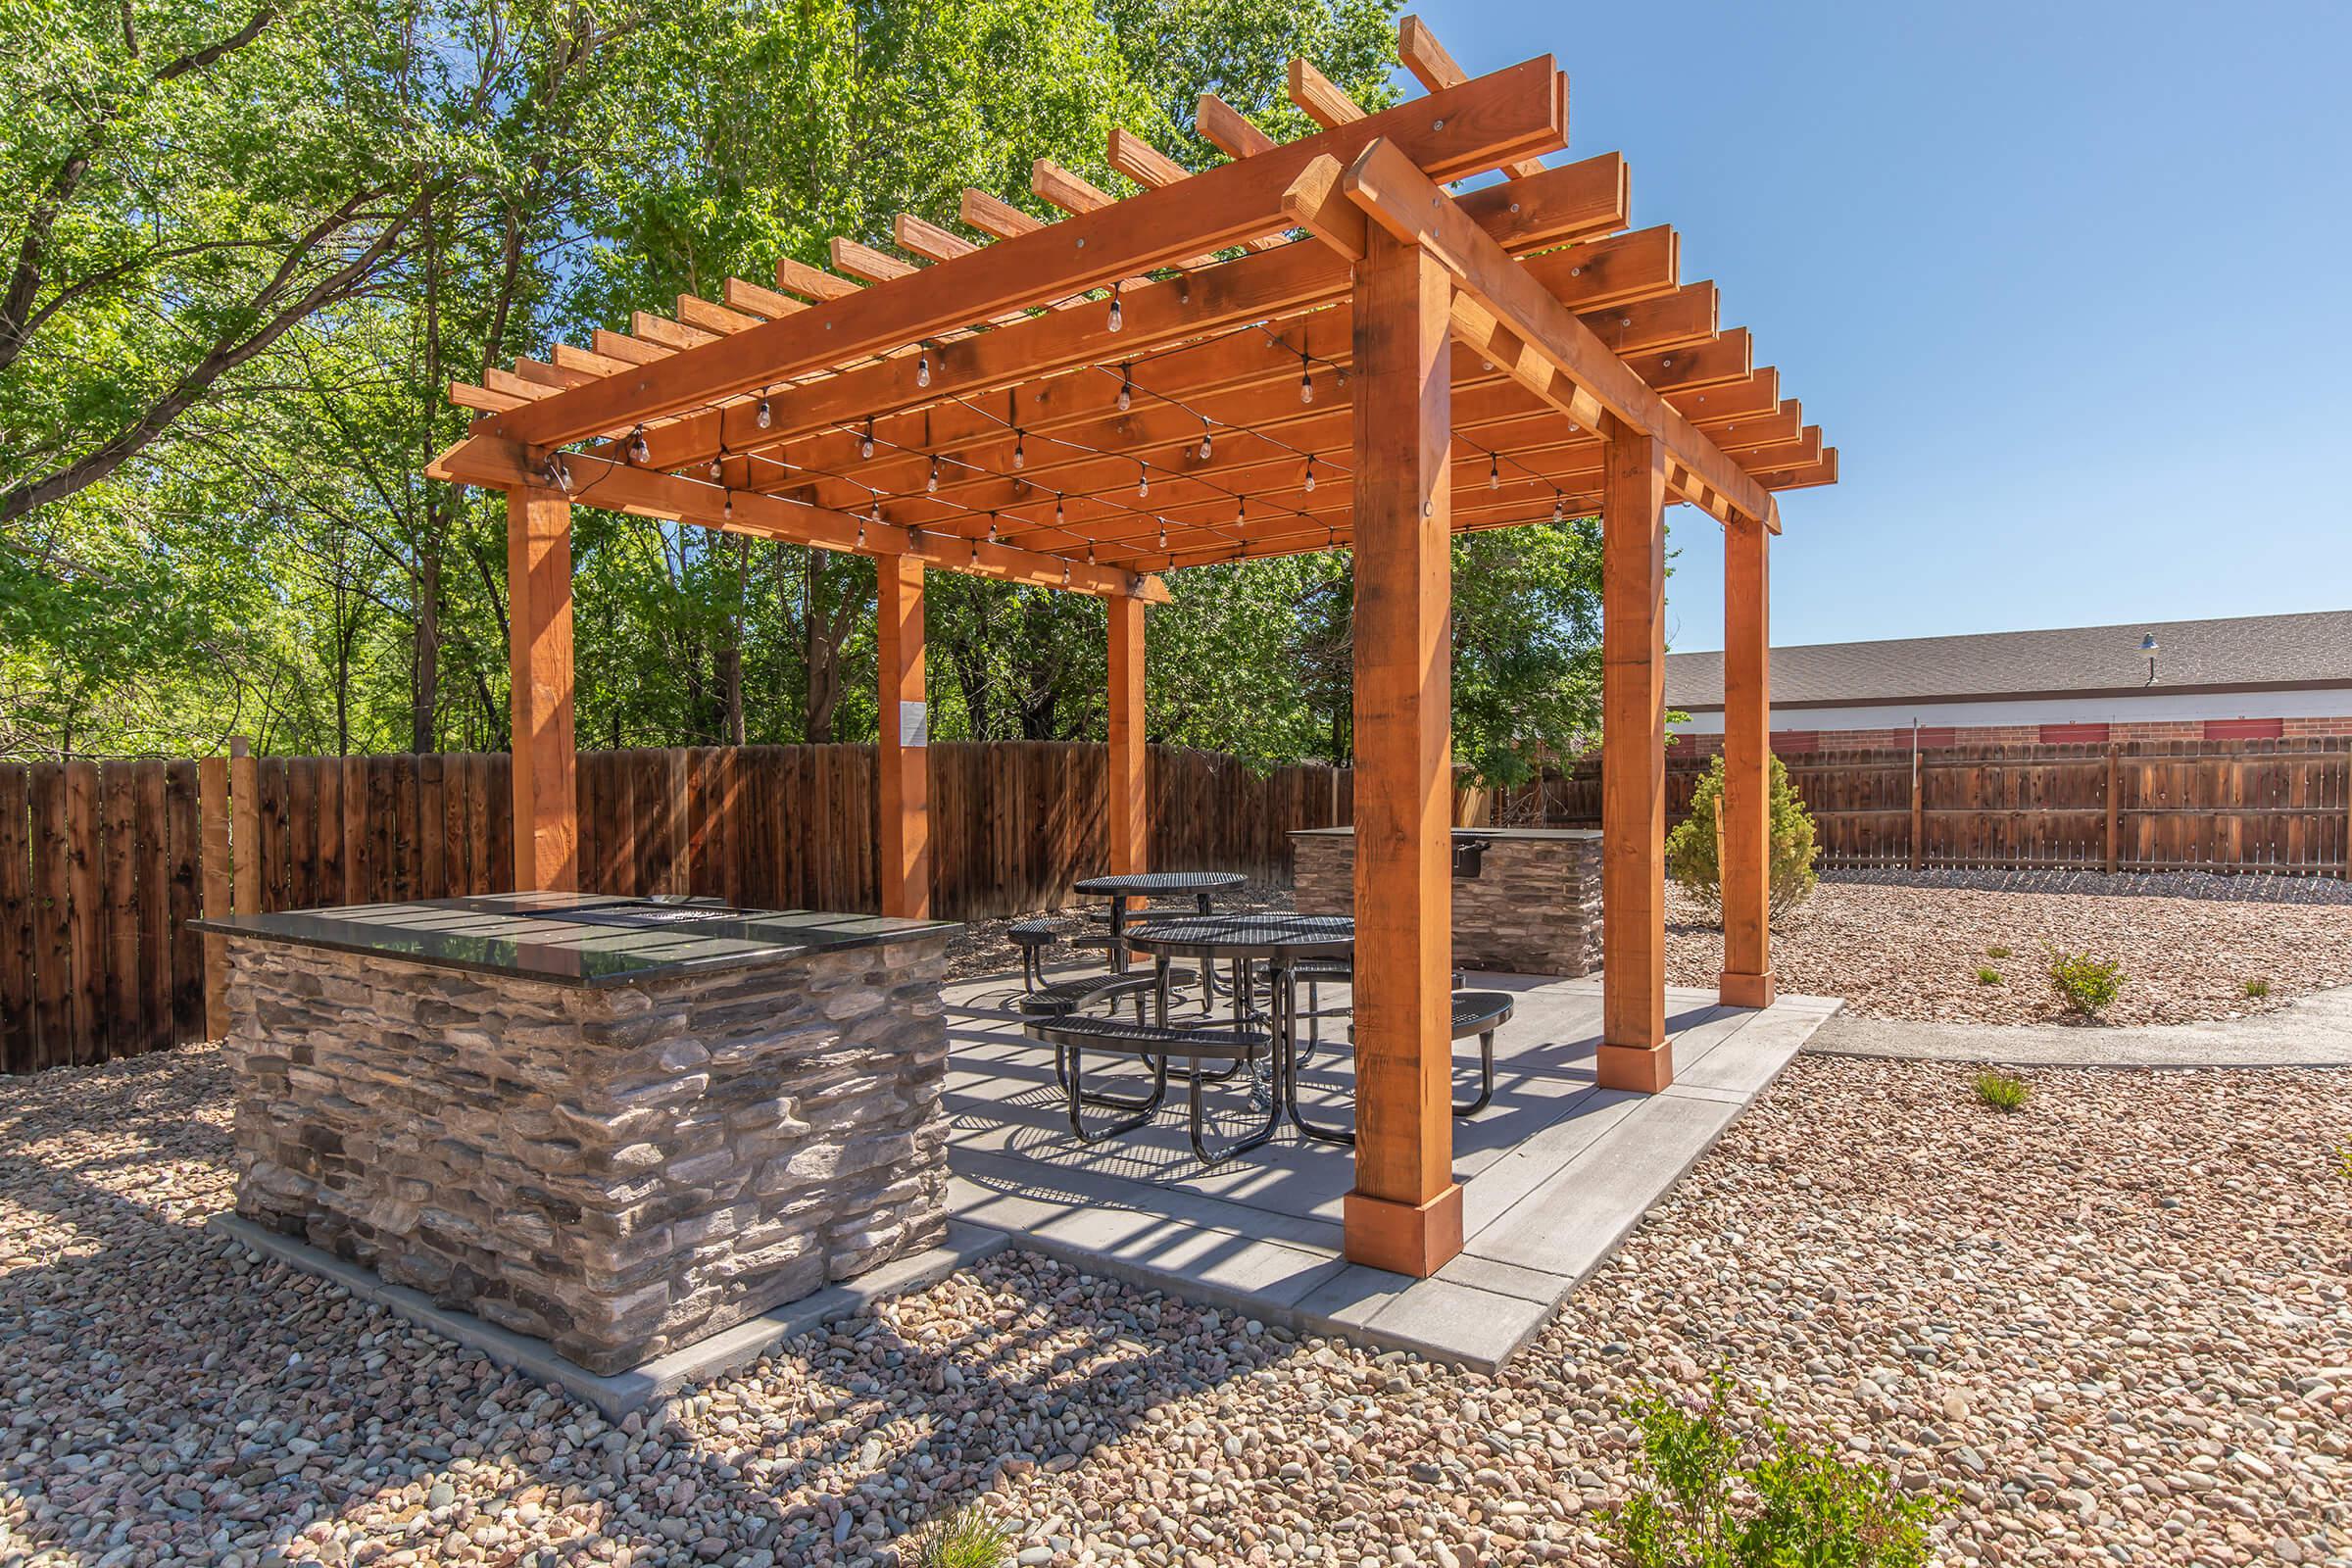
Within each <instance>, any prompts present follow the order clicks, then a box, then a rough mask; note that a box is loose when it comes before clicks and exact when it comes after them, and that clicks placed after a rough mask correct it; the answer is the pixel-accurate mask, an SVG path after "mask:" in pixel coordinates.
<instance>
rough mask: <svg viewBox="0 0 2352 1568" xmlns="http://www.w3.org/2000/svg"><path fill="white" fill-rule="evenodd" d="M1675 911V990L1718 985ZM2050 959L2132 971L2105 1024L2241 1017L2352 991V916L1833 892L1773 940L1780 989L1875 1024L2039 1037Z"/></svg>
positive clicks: (2314, 910)
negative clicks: (2081, 957) (1839, 1002)
mask: <svg viewBox="0 0 2352 1568" xmlns="http://www.w3.org/2000/svg"><path fill="white" fill-rule="evenodd" d="M2099 880H2101V881H2105V880H2107V879H2105V878H2100V879H2099ZM2204 880H2206V881H2213V880H2228V879H2227V878H2219V879H2217V878H2206V879H2204ZM2272 880H2276V881H2283V880H2286V879H2284V878H2274V879H2272ZM1666 909H1667V920H1668V928H1667V933H1666V978H1667V980H1668V981H1669V982H1670V983H1672V984H1675V985H1688V986H1712V985H1714V984H1715V977H1716V974H1717V973H1718V972H1719V971H1720V970H1721V969H1722V967H1723V933H1722V932H1721V931H1720V930H1719V929H1717V928H1716V927H1715V926H1714V925H1712V924H1710V923H1707V922H1706V921H1705V920H1704V919H1703V918H1702V917H1701V915H1700V912H1699V910H1698V908H1697V907H1696V906H1695V905H1693V904H1692V903H1691V901H1689V900H1688V899H1686V898H1684V897H1683V895H1682V893H1681V891H1680V890H1679V889H1674V888H1669V889H1668V891H1667V902H1666ZM2048 948H2056V949H2058V950H2059V951H2061V952H2065V953H2090V954H2093V955H2095V956H2099V957H2103V958H2113V959H2116V960H2118V961H2119V962H2121V963H2122V965H2123V970H2124V982H2123V990H2122V992H2121V994H2120V995H2119V996H2118V997H2117V999H2116V1001H2115V1004H2114V1005H2113V1006H2112V1007H2111V1008H2110V1009H2109V1010H2108V1012H2107V1014H2106V1020H2107V1021H2108V1022H2111V1023H2126V1024H2128V1023H2189V1022H2194V1021H2196V1020H2198V1019H2204V1018H2232V1017H2241V1016H2243V1015H2245V1014H2247V1013H2251V1012H2259V1011H2262V1010H2264V1009H2266V1008H2269V1007H2275V1006H2277V1005H2279V1004H2280V1003H2283V1002H2285V1001H2287V1000H2288V999H2289V998H2292V997H2295V996H2299V995H2301V994H2303V993H2305V992H2310V991H2317V990H2322V989H2325V988H2328V987H2333V986H2343V985H2352V907H2342V906H2338V905H2316V904H2315V905H2288V904H2265V903H2253V902H2247V901H2244V900H2233V901H2228V902H2224V901H2217V900H2212V899H2203V898H2180V897H2167V896H2163V895H2160V894H2156V893H2153V892H2147V891H2140V892H2132V893H2102V894H2087V893H2067V892H2026V891H2017V890H1989V889H1983V888H1976V887H1962V886H1955V885H1953V884H1952V883H1951V882H1949V881H1938V882H1935V883H1931V884H1899V885H1897V884H1885V885H1874V884H1864V883H1859V882H1853V881H1845V880H1840V881H1836V882H1830V881H1825V882H1823V883H1822V884H1821V887H1820V888H1819V889H1818V890H1817V891H1816V892H1815V893H1814V895H1813V897H1812V898H1811V899H1810V900H1809V901H1807V902H1806V904H1805V905H1804V906H1803V907H1801V908H1799V909H1797V910H1796V911H1795V912H1794V913H1793V914H1790V915H1789V916H1788V917H1787V918H1786V919H1785V920H1784V922H1783V923H1782V924H1781V925H1780V926H1776V927H1775V928H1774V930H1773V936H1772V966H1773V970H1774V972H1775V973H1776V974H1777V975H1778V976H1779V979H1780V985H1781V989H1782V990H1784V991H1789V992H1796V993H1804V994H1810V995H1815V996H1831V997H1843V998H1844V999H1845V1007H1846V1010H1847V1011H1848V1012H1851V1013H1858V1014H1861V1015H1863V1016H1865V1017H1876V1018H1926V1019H1945V1020H1951V1021H1955V1022H1965V1023H2040V1022H2053V1021H2059V1020H2062V1019H2064V1018H2066V1017H2068V1016H2069V1014H2068V1010H2067V1008H2066V1005H2065V1004H2064V1002H2063V1001H2062V1000H2061V999H2060V997H2059V996H2058V993H2057V992H2056V991H2055V990H2054V989H2053V988H2052V987H2051V984H2050V980H2049V973H2048V971H2049V958H2048V955H2047V952H2046V949H2048ZM1996 950H2006V951H1996ZM1979 969H1984V970H1987V971H1989V973H1990V975H1991V976H1993V977H1997V978H1980V976H1979V974H1978V971H1979ZM2249 986H2252V987H2254V988H2256V989H2257V990H2258V991H2259V992H2260V993H2261V994H2260V995H2250V994H2249V990H2248V988H2249Z"/></svg>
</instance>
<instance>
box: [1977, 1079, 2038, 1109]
mask: <svg viewBox="0 0 2352 1568" xmlns="http://www.w3.org/2000/svg"><path fill="white" fill-rule="evenodd" d="M2033 1093H2034V1088H2033V1086H2032V1085H2031V1084H2029V1083H2027V1082H2026V1081H2025V1080H2024V1079H2023V1078H2012V1077H2010V1076H2009V1075H2008V1074H2007V1073H2005V1072H1981V1073H1979V1074H1977V1098H1978V1099H1979V1100H1982V1101H1983V1102H1985V1103H1986V1104H1987V1105H1990V1106H1991V1107H1992V1108H1993V1109H1995V1110H2023V1109H2025V1108H2026V1101H2027V1100H2028V1099H2029V1098H2030V1097H2031V1096H2032V1095H2033Z"/></svg>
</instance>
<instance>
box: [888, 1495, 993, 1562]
mask: <svg viewBox="0 0 2352 1568" xmlns="http://www.w3.org/2000/svg"><path fill="white" fill-rule="evenodd" d="M1011 1556H1012V1536H1011V1535H1010V1534H1009V1533H1008V1532H1007V1531H1006V1530H1005V1527H1004V1526H1003V1525H1000V1524H998V1523H997V1522H996V1521H995V1520H994V1519H991V1518H989V1517H988V1515H987V1514H985V1513H983V1512H982V1511H981V1508H980V1505H979V1504H978V1503H976V1502H972V1503H966V1504H964V1506H962V1507H960V1508H958V1509H956V1511H955V1512H954V1513H952V1514H949V1515H948V1516H947V1517H946V1518H944V1519H934V1520H932V1521H931V1522H930V1523H929V1524H927V1525H925V1526H923V1527H922V1528H921V1529H920V1530H917V1531H915V1532H914V1533H913V1534H911V1535H909V1536H907V1538H906V1540H904V1541H903V1542H901V1543H900V1544H899V1562H900V1563H901V1564H902V1568H1005V1561H1006V1560H1007V1559H1008V1558H1010V1557H1011Z"/></svg>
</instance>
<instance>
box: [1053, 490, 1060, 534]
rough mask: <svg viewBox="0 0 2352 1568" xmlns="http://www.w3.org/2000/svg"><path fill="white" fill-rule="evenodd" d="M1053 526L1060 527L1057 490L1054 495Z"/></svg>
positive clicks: (1058, 494)
mask: <svg viewBox="0 0 2352 1568" xmlns="http://www.w3.org/2000/svg"><path fill="white" fill-rule="evenodd" d="M1060 526H1061V492H1060V491H1058V490H1057V491H1055V492H1054V527H1056V528H1058V527H1060Z"/></svg>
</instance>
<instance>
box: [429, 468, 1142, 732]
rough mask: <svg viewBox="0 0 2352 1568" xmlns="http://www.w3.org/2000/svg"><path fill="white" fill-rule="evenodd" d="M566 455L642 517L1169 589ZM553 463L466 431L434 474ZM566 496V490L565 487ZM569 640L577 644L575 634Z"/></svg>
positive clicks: (538, 485)
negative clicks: (572, 638)
mask: <svg viewBox="0 0 2352 1568" xmlns="http://www.w3.org/2000/svg"><path fill="white" fill-rule="evenodd" d="M563 461H564V465H565V466H566V467H568V469H569V470H570V473H571V482H572V493H573V494H574V495H575V496H577V497H579V498H580V499H581V500H582V501H583V502H586V503H589V504H593V505H595V506H598V507H603V508H606V509H608V510H611V511H613V512H625V513H628V514H630V515H634V516H640V517H661V518H663V519H666V520H669V521H673V522H691V523H694V524H696V525H698V526H700V527H705V528H715V529H718V530H719V531H721V532H724V533H742V534H750V535H752V536H754V537H755V538H760V539H788V540H791V541H793V542H794V543H796V544H806V545H814V546H816V547H817V548H818V549H820V550H832V551H837V552H840V553H842V554H845V555H862V556H907V557H909V558H911V559H913V560H917V561H920V562H921V563H922V564H924V565H926V566H930V567H932V568H934V569H937V570H944V571H960V572H964V573H966V574H968V575H970V576H975V577H992V578H995V579H997V580H999V581H1002V582H1017V583H1025V584H1027V585H1029V586H1031V587H1035V588H1066V589H1069V590H1071V591H1072V592H1075V593H1086V594H1095V595H1099V596H1112V595H1120V594H1127V595H1134V596H1137V597H1140V598H1144V599H1149V600H1151V601H1152V602H1153V603H1155V604H1156V603H1162V602H1164V601H1165V600H1166V599H1167V597H1168V590H1167V585H1166V584H1165V583H1163V582H1161V581H1160V580H1159V579H1158V578H1156V577H1153V576H1150V575H1147V574H1144V573H1139V572H1133V571H1127V570H1123V569H1121V568H1118V567H1113V566H1097V565H1091V564H1087V563H1085V562H1082V561H1070V560H1066V559H1064V558H1061V557H1058V556H1051V555H1045V554H1041V553H1039V552H1037V551H1032V550H1017V549H1013V548H1011V547H1010V546H1006V545H997V544H990V543H987V542H986V541H984V540H981V539H977V538H972V537H969V536H967V535H962V534H957V533H952V532H948V531H945V530H934V529H928V528H903V527H899V526H897V525H896V524H893V523H887V522H875V521H873V520H872V519H871V518H866V517H854V516H851V515H849V514H848V513H845V512H836V511H833V510H832V509H830V508H827V507H817V506H811V505H809V504H808V503H807V502H803V501H797V500H792V499H789V498H787V497H784V496H777V495H767V494H763V493H761V492H760V491H756V490H744V489H731V488H729V487H727V486H723V485H716V484H710V483H706V482H704V481H702V480H699V479H687V478H683V477H680V476H679V475H677V474H674V473H658V472H655V471H653V470H652V469H648V468H637V467H632V466H629V465H628V464H625V463H618V462H614V461H613V460H611V459H608V458H598V457H592V456H590V455H589V454H587V453H584V452H573V453H566V454H564V460H563ZM547 467H548V460H547V455H546V454H545V453H541V452H535V451H533V450H532V449H531V448H528V447H525V446H522V445H521V444H520V443H518V442H514V441H506V440H502V439H500V438H499V437H497V436H494V435H491V434H488V433H487V432H485V433H482V434H479V435H472V436H468V437H466V439H465V440H464V441H461V442H459V443H458V444H457V445H456V446H454V447H452V448H450V449H449V450H448V451H447V452H444V453H442V454H441V456H439V457H438V458H435V459H434V460H433V462H432V464H431V466H428V467H427V468H426V469H425V476H426V477H427V478H432V479H441V480H445V481H447V482H448V483H451V484H470V485H479V486H481V487H482V488H484V489H489V490H506V491H509V492H515V491H523V490H543V489H545V487H546V486H547V484H548V482H549V480H548V473H547ZM557 499H558V500H559V501H561V500H563V499H564V497H563V496H562V495H561V494H560V493H559V494H558V495H557ZM565 646H566V647H567V648H568V646H569V642H568V637H567V638H566V644H565ZM566 689H568V687H567V688H566ZM567 722H568V721H567Z"/></svg>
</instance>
